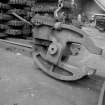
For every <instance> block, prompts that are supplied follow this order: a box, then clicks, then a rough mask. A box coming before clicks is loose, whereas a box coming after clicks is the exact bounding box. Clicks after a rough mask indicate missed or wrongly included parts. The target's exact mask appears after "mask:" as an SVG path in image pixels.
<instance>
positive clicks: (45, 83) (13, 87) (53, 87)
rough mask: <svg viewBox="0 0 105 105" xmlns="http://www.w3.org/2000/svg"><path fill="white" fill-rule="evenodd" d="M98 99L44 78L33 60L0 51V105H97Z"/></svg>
mask: <svg viewBox="0 0 105 105" xmlns="http://www.w3.org/2000/svg"><path fill="white" fill-rule="evenodd" d="M98 95H99V92H98V91H95V90H94V91H93V90H91V89H90V88H86V87H81V86H79V85H77V84H76V83H72V82H67V83H65V82H61V81H57V80H55V79H53V78H51V77H49V76H47V75H46V74H44V73H43V72H41V71H40V70H38V69H36V68H35V67H34V65H33V60H32V58H29V57H26V56H23V55H21V54H18V53H16V54H14V53H12V52H8V51H5V50H3V49H0V105H97V101H98Z"/></svg>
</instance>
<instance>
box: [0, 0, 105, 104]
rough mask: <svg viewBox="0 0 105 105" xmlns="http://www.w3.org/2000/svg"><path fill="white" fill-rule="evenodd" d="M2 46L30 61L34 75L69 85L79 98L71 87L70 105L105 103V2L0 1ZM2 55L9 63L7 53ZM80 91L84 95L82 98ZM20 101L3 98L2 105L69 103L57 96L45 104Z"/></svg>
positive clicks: (57, 0) (75, 0)
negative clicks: (61, 100) (62, 101)
mask: <svg viewBox="0 0 105 105" xmlns="http://www.w3.org/2000/svg"><path fill="white" fill-rule="evenodd" d="M0 49H1V50H3V51H5V53H6V54H7V56H9V55H8V53H12V54H14V56H15V55H16V56H17V54H18V56H19V55H21V56H22V57H28V58H29V59H31V60H32V62H33V63H32V65H33V66H34V67H35V68H34V69H33V70H32V71H37V72H36V74H35V75H36V78H37V73H38V75H39V72H40V73H41V75H44V76H45V78H47V80H45V83H46V81H48V80H50V79H51V81H53V82H54V81H57V83H56V82H55V83H56V85H57V86H58V84H59V83H60V84H61V85H63V86H64V84H66V85H67V84H69V83H70V85H67V86H66V87H72V88H73V89H74V90H73V91H76V94H78V96H76V95H75V93H74V92H73V91H72V90H71V96H70V97H67V96H66V93H65V96H64V98H63V99H65V101H66V98H67V99H70V100H72V102H71V101H70V104H69V105H105V0H0ZM1 52H2V51H1ZM0 56H2V54H1V55H0ZM0 58H1V57H0ZM3 59H7V61H8V62H11V61H10V60H9V57H4V58H2V59H0V60H1V61H2V60H3ZM15 59H16V58H15ZM7 61H6V62H7ZM8 62H7V63H8ZM13 62H14V64H15V61H13ZM24 62H25V60H24ZM22 63H23V62H21V64H22ZM14 64H13V65H14ZM0 65H2V63H1V64H0ZM29 65H30V64H29ZM10 66H12V65H10ZM23 66H24V67H23V68H25V67H26V65H23ZM16 67H17V66H16ZM20 68H21V66H20V67H19V68H18V67H17V70H18V69H20ZM36 69H37V70H36ZM8 70H9V69H8ZM0 71H1V70H0ZM7 72H8V71H7ZM13 72H14V71H13ZM24 72H25V71H24ZM28 72H31V70H30V71H28ZM3 73H4V72H3ZM11 73H12V71H11ZM1 74H2V73H0V75H1ZM23 74H24V73H23ZM32 74H33V75H34V73H32ZM27 75H28V74H27ZM38 78H41V79H43V76H39V77H38ZM20 81H21V80H20ZM27 81H28V80H27ZM30 81H31V79H30ZM39 81H40V79H38V82H39ZM55 83H54V84H55ZM33 84H34V83H33ZM49 85H51V84H50V83H49ZM3 86H4V85H3ZM63 86H61V87H63ZM77 88H79V89H80V90H81V92H79V90H78V91H77ZM23 90H24V89H23ZM64 90H66V88H65V89H64ZM1 91H2V90H1ZM46 91H47V90H46ZM62 91H63V90H62ZM68 91H69V89H68ZM82 91H83V92H82ZM88 91H89V92H88ZM83 93H84V94H83ZM90 93H91V96H92V95H93V99H91V100H89V99H90V98H89V97H90ZM7 94H8V93H7ZM11 94H12V93H11ZM43 94H44V93H43ZM48 94H49V93H48ZM62 94H63V93H62ZM73 94H74V95H73ZM85 94H86V95H85ZM88 94H89V95H88ZM72 95H73V96H75V97H74V98H73V99H72ZM79 95H80V96H81V97H86V98H85V99H84V98H81V100H79V99H78V98H76V97H79ZM1 96H2V95H0V97H1ZM9 96H10V95H9ZM5 97H6V96H4V99H6V98H5ZM16 97H17V96H16ZM27 97H29V96H27ZM46 97H49V96H46ZM59 98H60V97H59ZM21 99H23V98H21ZM21 99H20V98H19V99H18V98H16V101H17V103H16V104H8V103H7V104H4V103H5V101H6V100H5V101H2V100H0V101H1V102H0V105H29V104H30V105H68V104H66V103H61V104H59V102H60V101H58V100H55V102H56V101H57V102H58V103H53V102H52V104H50V102H49V98H48V99H46V101H45V100H43V101H41V102H42V103H43V104H40V103H39V104H37V103H35V102H33V103H32V102H31V101H30V100H29V101H28V99H30V98H27V99H26V100H27V101H28V102H29V104H27V103H25V102H26V101H24V103H23V101H22V100H21ZM10 100H12V99H8V102H11V101H10ZM24 100H25V99H24ZM52 100H53V99H52ZM12 101H13V100H12ZM18 101H19V102H20V103H18ZM53 101H54V100H53ZM3 102H4V103H3ZM48 102H49V103H48ZM1 103H2V104H1Z"/></svg>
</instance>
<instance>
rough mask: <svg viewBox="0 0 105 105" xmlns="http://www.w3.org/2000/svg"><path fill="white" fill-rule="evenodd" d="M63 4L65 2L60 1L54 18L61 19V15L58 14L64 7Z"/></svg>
mask: <svg viewBox="0 0 105 105" xmlns="http://www.w3.org/2000/svg"><path fill="white" fill-rule="evenodd" d="M63 2H64V0H58V8H57V9H56V10H55V12H54V16H55V17H56V18H59V15H58V12H59V11H60V10H61V9H62V7H63Z"/></svg>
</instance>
